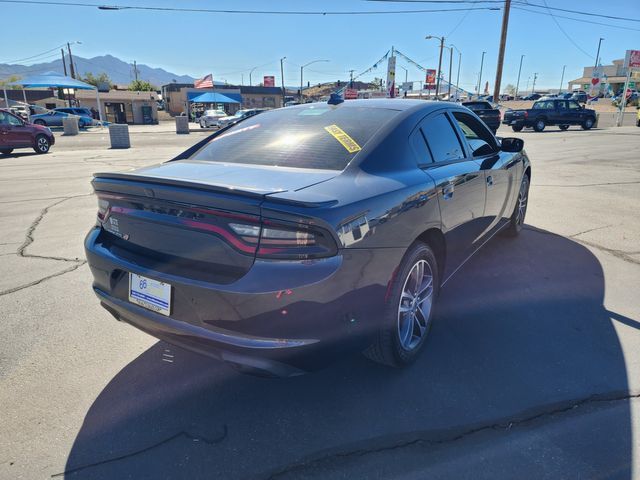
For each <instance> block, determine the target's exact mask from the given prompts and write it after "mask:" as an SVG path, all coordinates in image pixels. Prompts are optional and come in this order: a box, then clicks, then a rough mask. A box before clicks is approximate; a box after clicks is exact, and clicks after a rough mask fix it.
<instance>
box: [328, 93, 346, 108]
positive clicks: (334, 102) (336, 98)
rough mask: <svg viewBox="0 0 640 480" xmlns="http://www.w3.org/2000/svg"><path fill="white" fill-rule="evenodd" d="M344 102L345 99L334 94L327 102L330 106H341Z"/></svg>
mask: <svg viewBox="0 0 640 480" xmlns="http://www.w3.org/2000/svg"><path fill="white" fill-rule="evenodd" d="M342 102H344V98H342V95H340V94H339V93H332V94H331V95H329V100H328V101H327V103H328V104H329V105H340V104H341V103H342Z"/></svg>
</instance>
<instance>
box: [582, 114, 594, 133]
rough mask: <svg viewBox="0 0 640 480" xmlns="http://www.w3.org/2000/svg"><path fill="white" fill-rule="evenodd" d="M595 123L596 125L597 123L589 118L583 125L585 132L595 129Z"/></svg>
mask: <svg viewBox="0 0 640 480" xmlns="http://www.w3.org/2000/svg"><path fill="white" fill-rule="evenodd" d="M595 123H596V121H595V120H594V119H593V118H591V117H589V118H587V119H586V120H585V121H584V122H583V123H582V129H583V130H590V129H591V127H593V125H594V124H595Z"/></svg>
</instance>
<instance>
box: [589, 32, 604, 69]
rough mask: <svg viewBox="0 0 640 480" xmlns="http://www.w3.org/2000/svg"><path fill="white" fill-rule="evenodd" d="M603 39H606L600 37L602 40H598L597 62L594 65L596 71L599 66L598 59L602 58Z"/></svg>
mask: <svg viewBox="0 0 640 480" xmlns="http://www.w3.org/2000/svg"><path fill="white" fill-rule="evenodd" d="M602 40H604V38H602V37H600V40H598V52H597V53H596V63H595V65H594V66H593V70H594V73H595V69H596V68H598V60H599V58H600V45H601V44H602ZM591 76H592V77H593V73H592V74H591Z"/></svg>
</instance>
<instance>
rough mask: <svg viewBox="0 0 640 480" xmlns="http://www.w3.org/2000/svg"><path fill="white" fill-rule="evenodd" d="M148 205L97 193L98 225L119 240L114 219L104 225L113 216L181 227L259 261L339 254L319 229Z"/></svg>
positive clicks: (218, 212)
mask: <svg viewBox="0 0 640 480" xmlns="http://www.w3.org/2000/svg"><path fill="white" fill-rule="evenodd" d="M148 202H149V200H148V199H135V198H133V197H126V198H125V197H121V196H117V195H111V194H103V193H99V194H98V225H101V226H102V227H103V228H105V230H107V231H108V232H110V233H115V234H116V235H117V236H120V235H119V233H120V232H119V231H116V230H117V228H116V227H114V225H118V222H117V219H113V220H110V221H107V220H108V219H109V217H110V216H113V215H126V216H129V217H137V218H139V219H143V220H152V221H160V222H162V223H168V224H177V225H182V226H185V227H188V228H192V229H195V230H200V231H203V232H208V233H211V234H214V235H216V236H218V237H221V238H223V239H224V240H225V241H226V242H227V243H228V244H229V245H231V246H232V247H234V248H235V249H236V250H237V251H239V252H241V253H244V254H247V255H256V256H258V257H261V258H279V259H295V260H302V259H310V258H321V257H330V256H333V255H335V254H336V253H337V251H338V248H337V245H336V243H335V241H334V240H333V237H332V236H331V235H330V234H329V233H328V232H327V231H325V230H324V229H322V228H320V227H316V226H309V225H306V224H295V223H294V224H289V223H285V222H274V221H271V220H266V221H265V222H264V223H261V222H260V217H258V216H257V215H248V214H242V213H238V212H227V211H223V210H214V209H208V208H200V207H195V206H186V205H177V204H172V203H166V204H165V203H164V202H163V203H160V202H157V201H154V202H153V204H149V203H148ZM114 229H116V230H114Z"/></svg>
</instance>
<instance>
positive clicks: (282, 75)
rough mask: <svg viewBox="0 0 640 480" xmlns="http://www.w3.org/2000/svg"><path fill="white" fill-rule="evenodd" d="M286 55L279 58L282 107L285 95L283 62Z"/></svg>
mask: <svg viewBox="0 0 640 480" xmlns="http://www.w3.org/2000/svg"><path fill="white" fill-rule="evenodd" d="M286 58H287V57H282V58H281V59H280V79H281V80H282V106H283V107H284V103H285V102H284V97H285V89H284V64H283V62H284V61H285V59H286Z"/></svg>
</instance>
